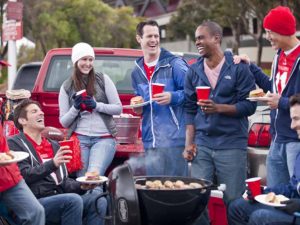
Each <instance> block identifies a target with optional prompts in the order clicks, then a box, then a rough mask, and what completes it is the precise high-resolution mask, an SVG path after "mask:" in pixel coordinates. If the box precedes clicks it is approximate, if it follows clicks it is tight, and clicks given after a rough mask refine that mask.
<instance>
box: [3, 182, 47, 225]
mask: <svg viewBox="0 0 300 225" xmlns="http://www.w3.org/2000/svg"><path fill="white" fill-rule="evenodd" d="M16 199H17V200H16ZM0 201H1V203H3V204H4V205H5V206H6V207H7V208H8V209H10V210H12V211H13V212H14V214H15V215H16V217H17V218H16V220H17V221H16V224H21V225H25V224H26V225H44V224H45V213H44V208H43V206H42V205H41V204H40V203H39V202H38V200H37V199H36V198H35V196H34V195H33V194H32V192H31V191H30V189H29V188H28V186H27V185H26V183H25V181H24V180H21V181H20V182H19V183H18V184H17V185H16V186H14V187H12V188H10V189H8V190H6V191H4V192H1V193H0Z"/></svg>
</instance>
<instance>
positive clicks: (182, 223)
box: [98, 164, 213, 225]
mask: <svg viewBox="0 0 300 225" xmlns="http://www.w3.org/2000/svg"><path fill="white" fill-rule="evenodd" d="M108 177H109V180H108V184H107V191H106V192H104V193H103V194H101V195H100V196H99V197H98V198H101V197H106V198H107V199H108V205H109V206H108V216H107V217H106V223H105V224H107V225H189V224H192V223H193V222H194V221H195V220H196V218H198V217H199V216H200V215H201V214H202V212H203V211H204V209H205V208H206V206H207V203H208V200H209V196H210V190H211V187H212V186H213V185H212V182H210V181H207V180H203V179H196V178H190V177H168V176H138V177H133V175H132V171H131V168H130V166H129V165H127V164H123V165H120V166H118V167H116V168H115V169H114V170H112V171H111V173H110V174H109V176H108ZM148 180H150V181H154V180H160V181H162V182H164V181H166V180H170V181H172V182H175V181H177V180H181V181H183V182H184V183H191V182H193V183H199V184H201V185H202V186H203V187H202V188H194V189H172V190H171V189H168V190H167V189H166V190H154V189H139V188H138V189H137V188H136V187H135V184H140V185H144V184H145V182H146V181H148Z"/></svg>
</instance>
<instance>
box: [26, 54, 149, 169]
mask: <svg viewBox="0 0 300 225" xmlns="http://www.w3.org/2000/svg"><path fill="white" fill-rule="evenodd" d="M94 50H95V56H96V58H95V62H94V68H95V70H96V71H99V72H100V71H101V72H103V73H105V74H107V75H109V76H110V78H111V79H112V81H113V82H114V83H115V85H116V87H117V90H118V93H119V95H120V99H121V101H122V104H123V105H128V104H129V102H130V98H131V97H132V96H133V90H132V87H131V71H132V69H133V68H134V65H135V63H134V61H135V60H136V59H137V58H138V57H140V56H141V55H142V51H141V50H138V49H117V48H94ZM71 51H72V49H71V48H57V49H52V50H50V51H49V52H48V53H47V55H46V56H45V58H44V60H43V63H42V66H41V68H40V71H39V74H38V76H37V79H36V81H35V85H34V87H33V89H32V91H31V99H33V100H36V101H38V102H39V103H40V104H41V107H42V110H43V111H44V112H45V125H46V126H52V127H57V128H62V126H61V125H60V123H59V119H58V118H59V107H58V94H59V89H60V87H61V85H62V83H63V81H64V80H66V79H67V77H69V76H70V75H71V74H72V71H73V64H72V62H71ZM123 113H129V114H133V112H132V110H131V109H124V111H123ZM124 126H126V124H120V128H121V129H122V128H124ZM117 127H118V123H117ZM119 140H120V141H118V137H117V141H118V142H119V144H118V145H117V152H116V157H115V159H114V161H113V164H114V165H112V166H115V165H117V164H120V163H122V162H123V161H124V160H126V159H128V157H129V156H130V155H132V154H141V153H143V146H142V144H141V141H140V140H133V141H131V143H130V141H129V142H126V141H124V140H122V139H119Z"/></svg>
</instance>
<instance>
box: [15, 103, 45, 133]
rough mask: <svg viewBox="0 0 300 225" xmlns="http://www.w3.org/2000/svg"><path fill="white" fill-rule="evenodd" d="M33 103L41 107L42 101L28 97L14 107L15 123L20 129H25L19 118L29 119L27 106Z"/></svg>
mask: <svg viewBox="0 0 300 225" xmlns="http://www.w3.org/2000/svg"><path fill="white" fill-rule="evenodd" d="M31 104H35V105H37V106H38V107H40V108H41V105H40V103H38V102H37V101H33V100H31V99H27V98H26V99H24V100H23V101H21V102H20V103H19V104H18V105H17V106H16V108H15V109H14V123H15V126H16V128H18V129H19V130H20V131H23V126H22V124H20V123H19V121H18V120H19V118H25V119H27V111H26V108H27V106H29V105H31Z"/></svg>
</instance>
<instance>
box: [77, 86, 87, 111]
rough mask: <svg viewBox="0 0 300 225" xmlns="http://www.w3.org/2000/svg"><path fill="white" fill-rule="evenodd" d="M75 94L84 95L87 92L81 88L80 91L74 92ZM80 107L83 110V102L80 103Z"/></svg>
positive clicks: (84, 107)
mask: <svg viewBox="0 0 300 225" xmlns="http://www.w3.org/2000/svg"><path fill="white" fill-rule="evenodd" d="M76 95H81V96H82V97H86V96H87V93H86V90H85V89H83V90H81V91H77V92H76ZM80 107H81V109H83V110H85V109H86V106H85V104H82V103H81V104H80Z"/></svg>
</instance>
